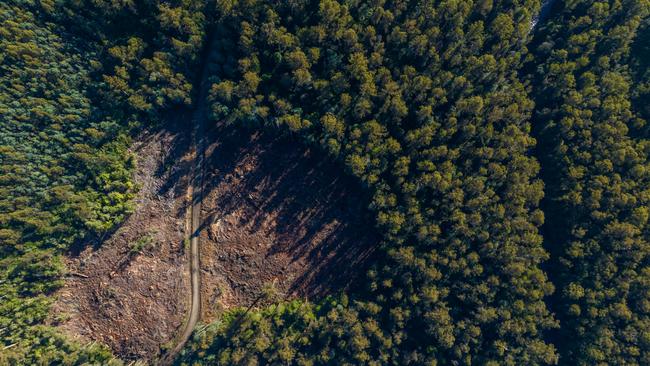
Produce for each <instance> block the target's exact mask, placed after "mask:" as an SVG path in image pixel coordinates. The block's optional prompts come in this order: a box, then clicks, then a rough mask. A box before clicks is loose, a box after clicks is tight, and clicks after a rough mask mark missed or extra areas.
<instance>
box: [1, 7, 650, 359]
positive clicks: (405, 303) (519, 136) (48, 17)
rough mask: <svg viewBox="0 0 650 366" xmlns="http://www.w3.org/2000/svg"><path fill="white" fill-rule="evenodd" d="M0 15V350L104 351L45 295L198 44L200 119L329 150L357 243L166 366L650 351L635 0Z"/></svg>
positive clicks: (107, 204)
mask: <svg viewBox="0 0 650 366" xmlns="http://www.w3.org/2000/svg"><path fill="white" fill-rule="evenodd" d="M543 6H547V7H548V8H546V9H545V11H544V12H543V13H544V14H543V15H544V16H543V17H542V16H540V14H541V10H542V7H543ZM0 23H1V25H0V243H1V245H0V299H1V301H0V350H2V351H1V352H0V364H2V365H4V364H7V365H31V364H43V365H47V364H52V365H85V364H111V365H121V364H123V361H122V360H120V357H119V355H114V354H113V353H112V352H111V350H110V349H108V348H107V347H105V346H102V345H101V344H96V343H92V344H82V343H80V342H78V341H76V340H73V339H70V338H69V337H67V336H65V335H63V334H62V333H61V332H59V330H58V329H57V328H56V327H53V326H51V325H50V324H48V323H47V321H46V319H47V318H48V313H49V307H50V305H51V303H52V301H53V300H52V298H51V295H52V294H53V293H54V291H55V290H56V289H57V288H60V287H61V286H62V284H63V282H64V281H65V279H66V276H68V275H69V274H68V273H67V269H66V267H65V265H64V264H63V261H62V256H64V255H65V253H66V252H67V251H68V250H70V248H73V247H75V246H79V245H84V244H83V243H96V244H97V245H99V244H100V243H101V242H102V240H103V239H104V238H105V237H106V236H107V235H110V233H111V232H112V231H113V230H115V228H116V227H119V225H120V223H121V222H123V221H124V220H125V218H126V217H128V215H129V214H130V213H131V212H132V211H133V209H134V202H133V198H134V195H135V192H137V190H138V187H137V185H136V184H134V182H133V170H134V166H135V162H134V160H135V157H134V156H133V154H132V153H131V152H130V150H129V146H130V145H131V144H132V142H133V140H134V139H135V138H136V137H137V136H138V134H139V133H141V132H142V131H143V130H146V129H148V128H152V127H154V126H160V125H161V124H164V123H165V121H166V119H165V116H167V115H168V114H170V113H173V112H174V111H175V110H178V108H192V106H193V105H196V103H197V98H199V97H200V94H199V93H198V87H199V85H198V78H199V77H200V75H198V73H199V70H200V69H201V68H202V67H201V66H202V65H203V63H204V62H205V61H204V59H205V58H206V57H207V55H212V57H211V58H212V59H216V60H217V62H216V63H215V64H214V65H210V67H208V68H206V69H207V70H209V75H208V76H207V77H208V80H209V81H210V92H209V96H208V103H209V105H210V111H211V115H210V121H209V122H208V123H212V124H216V123H217V122H219V123H222V122H223V123H227V124H228V126H229V128H232V129H245V130H262V131H273V132H274V133H278V134H282V135H284V136H285V137H286V138H287V139H289V140H291V141H295V143H300V144H306V145H308V146H311V147H313V148H314V149H316V150H317V151H319V153H320V154H321V155H322V156H323V159H328V160H331V161H333V162H335V163H336V164H338V165H337V166H339V167H340V174H341V175H346V176H350V177H352V178H353V179H354V180H356V181H358V183H359V184H360V185H361V186H362V187H363V189H364V190H365V192H367V193H368V196H369V197H371V200H370V202H369V205H368V207H367V209H368V210H369V211H370V212H371V213H372V215H373V217H374V224H375V225H374V228H368V230H371V229H374V230H377V232H379V234H380V236H381V244H380V247H379V248H378V251H379V253H380V254H379V256H378V258H377V260H376V261H375V262H374V263H372V265H371V267H370V269H369V270H368V272H367V273H366V274H364V277H363V284H364V286H363V288H362V289H357V290H356V291H354V292H342V293H339V294H336V295H332V296H328V297H326V298H323V299H310V300H309V301H307V300H304V299H293V300H286V301H280V302H277V303H275V304H272V305H269V306H266V305H265V306H259V307H256V308H254V309H250V308H249V309H244V308H238V309H234V310H231V311H228V312H226V313H225V314H223V316H222V317H221V318H220V319H218V320H217V321H215V322H213V323H211V324H205V325H201V327H200V329H199V330H198V331H196V332H195V334H194V335H193V337H192V339H191V340H190V342H189V343H188V344H187V345H186V347H185V348H184V349H183V351H182V352H181V353H180V355H179V356H178V358H177V359H176V360H175V364H177V365H213V364H215V365H268V364H273V365H289V364H291V365H325V364H327V365H490V366H493V365H648V364H650V223H649V222H648V220H649V219H650V161H649V158H650V140H649V138H650V126H649V124H648V121H650V107H649V105H650V69H649V67H648V66H649V65H650V1H648V0H590V1H586V0H572V1H549V2H543V1H540V0H508V1H501V0H437V1H426V0H371V1H359V0H318V1H317V0H289V1H277V0H133V1H96V0H11V1H8V2H2V3H0ZM212 45H215V46H214V47H213V46H212ZM188 123H189V122H188ZM188 128H191V126H189V125H188Z"/></svg>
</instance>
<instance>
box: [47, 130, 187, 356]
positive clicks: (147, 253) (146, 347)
mask: <svg viewBox="0 0 650 366" xmlns="http://www.w3.org/2000/svg"><path fill="white" fill-rule="evenodd" d="M187 135H189V134H187V133H178V132H171V131H165V132H158V133H154V134H146V135H144V136H142V138H141V139H140V141H138V142H137V143H136V144H135V145H134V146H133V148H132V152H133V154H134V155H135V156H136V157H137V169H136V174H135V181H136V183H137V184H138V185H139V187H140V191H139V192H138V196H137V198H136V199H135V204H136V205H137V206H136V209H135V212H134V213H133V214H132V215H131V216H130V217H129V218H128V219H127V220H126V221H125V222H124V223H123V224H122V225H121V226H120V227H119V228H118V229H117V230H116V231H115V233H113V234H112V235H111V236H110V237H109V238H107V239H105V240H104V241H103V242H102V243H101V244H99V245H95V246H93V245H88V246H87V247H86V248H85V249H83V251H82V252H81V253H71V255H70V256H69V257H68V258H67V263H66V265H67V267H68V269H69V271H70V272H71V273H73V274H74V275H72V276H69V278H68V280H67V281H66V284H65V286H64V287H63V288H62V289H61V290H60V291H59V292H58V299H57V301H56V303H55V304H54V306H53V308H52V314H53V318H54V320H53V321H54V322H56V320H57V319H62V321H61V322H60V327H61V328H63V329H64V331H66V333H69V334H71V335H73V336H77V337H81V338H82V339H83V340H84V341H90V340H93V341H99V342H101V343H104V344H106V345H108V346H109V347H110V348H111V349H112V350H113V351H114V352H115V353H116V354H118V355H120V356H121V357H123V358H125V359H140V358H144V359H150V358H152V357H154V356H156V355H157V354H158V352H159V350H160V347H161V345H164V344H165V343H167V342H169V341H171V340H172V338H173V337H174V336H175V334H176V332H177V329H178V328H179V327H180V326H181V325H182V322H183V319H184V317H185V314H186V312H187V308H188V303H189V297H188V294H189V289H190V285H189V277H188V276H187V275H186V273H187V269H186V266H187V265H188V264H187V256H186V255H185V253H184V251H185V250H186V248H185V240H184V238H185V232H186V221H185V211H186V209H187V204H188V202H189V201H188V200H187V197H186V196H187V188H188V172H189V170H190V168H191V167H190V160H191V159H190V157H189V156H188V155H189V154H188V153H187V151H186V149H184V148H181V147H183V146H186V145H187V144H188V141H187ZM137 245H139V246H142V247H143V248H142V249H141V251H139V253H131V251H132V248H134V246H137Z"/></svg>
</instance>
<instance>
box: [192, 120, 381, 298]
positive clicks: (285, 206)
mask: <svg viewBox="0 0 650 366" xmlns="http://www.w3.org/2000/svg"><path fill="white" fill-rule="evenodd" d="M211 135H213V136H214V140H213V141H214V143H213V144H212V145H211V146H210V148H209V149H208V152H207V155H208V158H207V159H206V179H205V189H204V192H205V195H206V196H207V195H208V194H209V193H210V192H212V191H213V190H218V193H217V194H216V195H214V196H216V198H215V199H214V202H211V203H210V207H211V208H212V212H207V215H206V217H204V220H203V222H202V227H201V229H204V228H205V227H206V226H207V225H209V224H210V223H211V222H213V221H214V220H215V219H217V218H218V217H219V216H221V217H224V216H227V215H229V214H232V213H234V212H239V215H238V222H237V226H238V227H240V228H243V229H244V230H245V231H248V232H249V233H251V234H262V235H264V236H265V237H270V238H273V244H272V246H271V247H270V248H269V249H268V250H267V251H266V253H265V258H266V259H269V258H270V257H272V256H276V255H285V256H288V257H289V258H290V261H291V263H293V262H301V263H305V267H307V268H304V270H302V271H300V272H299V275H298V276H297V277H295V278H293V279H291V283H290V284H289V286H288V288H287V294H288V295H289V296H301V297H322V296H325V295H327V294H331V293H336V292H338V291H340V290H344V289H350V288H354V287H356V286H357V285H358V283H357V280H359V277H360V276H362V275H363V274H365V273H366V271H367V269H368V266H369V264H370V263H371V262H372V259H373V255H374V253H375V250H376V249H377V248H378V247H379V241H380V239H379V236H378V234H377V233H376V231H375V229H374V221H373V219H372V217H371V214H370V212H369V210H368V208H367V207H368V202H369V197H368V194H367V193H364V192H363V191H362V190H361V187H360V184H359V182H357V181H356V180H355V179H353V178H352V177H349V176H347V175H346V174H345V173H344V172H343V169H342V168H341V167H340V165H337V164H335V163H333V162H331V161H329V160H328V158H326V157H325V156H324V154H322V153H321V152H320V151H317V150H316V149H313V148H309V147H307V146H305V145H304V144H302V143H300V142H298V141H296V140H295V139H292V138H290V137H286V136H280V135H276V134H273V133H270V132H264V133H262V132H259V131H249V130H245V129H242V128H233V127H227V126H224V125H216V126H215V128H214V130H213V131H212V133H211ZM242 212H243V214H242Z"/></svg>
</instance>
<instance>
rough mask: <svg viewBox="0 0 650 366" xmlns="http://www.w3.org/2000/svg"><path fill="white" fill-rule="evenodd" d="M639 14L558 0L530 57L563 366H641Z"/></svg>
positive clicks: (649, 248)
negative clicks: (613, 365) (634, 46)
mask: <svg viewBox="0 0 650 366" xmlns="http://www.w3.org/2000/svg"><path fill="white" fill-rule="evenodd" d="M648 15H650V3H648V2H647V1H643V0H641V1H636V0H630V1H622V2H615V1H573V2H570V3H567V4H565V5H564V7H563V8H561V9H560V10H559V12H558V13H557V14H555V15H554V16H552V17H551V19H550V20H549V22H548V24H547V25H546V26H545V27H544V28H543V29H542V30H541V32H540V34H539V37H538V39H537V40H536V44H535V46H536V50H535V54H534V56H535V58H534V59H533V60H531V62H532V63H534V64H535V65H539V66H535V67H536V68H537V73H536V74H535V75H534V77H535V78H534V80H533V85H534V87H535V95H536V96H537V105H538V106H537V110H538V113H537V115H536V119H535V123H536V125H537V129H538V130H539V135H540V148H539V150H540V151H541V153H542V154H541V159H542V163H543V167H544V178H545V181H546V183H547V204H546V206H547V212H548V216H549V220H548V225H547V228H546V229H545V234H546V240H547V241H548V243H549V248H550V250H551V252H552V254H553V261H552V262H551V266H550V267H551V268H550V271H549V273H552V274H553V277H552V279H553V280H554V282H555V284H556V286H557V288H558V291H557V295H556V296H555V298H554V301H553V302H552V304H551V306H552V308H553V310H555V311H556V312H557V314H558V318H559V320H560V322H561V325H562V327H561V328H560V330H559V332H558V333H557V335H556V337H555V338H556V339H555V342H556V344H557V345H558V347H559V348H560V351H561V354H562V356H563V361H564V363H566V364H567V365H606V364H615V365H639V364H648V363H650V342H649V341H650V332H649V330H650V307H649V305H650V302H648V300H649V299H648V293H649V292H648V291H649V289H650V287H649V285H650V267H648V265H649V263H650V262H649V259H650V256H649V255H650V241H649V238H650V231H649V225H648V205H649V203H650V190H649V189H650V162H649V161H648V157H649V156H650V145H649V144H648V140H647V129H646V127H645V124H646V120H645V119H646V118H647V117H648V115H647V110H644V109H643V108H644V104H647V100H646V101H645V102H641V98H644V97H643V95H645V93H646V91H645V89H644V88H645V84H643V83H644V82H643V81H639V84H638V85H636V86H633V85H632V84H631V83H630V82H631V80H634V79H636V80H643V79H644V78H646V82H647V70H645V71H643V66H642V64H643V63H646V66H645V67H646V68H647V61H648V60H647V59H645V58H644V56H642V55H644V54H645V55H647V49H645V48H644V46H641V45H643V44H644V43H647V34H646V33H645V32H647V28H646V29H645V30H643V28H642V29H640V28H639V27H640V25H641V24H642V20H643V19H646V22H647V19H648ZM638 30H640V32H637V31H638ZM635 38H636V41H635ZM633 44H636V45H637V47H639V48H637V49H636V50H635V51H634V53H635V54H633V55H631V54H630V50H631V46H632V45H633ZM630 58H631V59H630ZM630 62H631V66H633V67H632V68H630V67H629V63H630ZM630 71H632V73H631V72H630ZM631 74H632V75H631ZM635 105H636V106H637V107H638V109H636V110H635V109H634V108H633V106H635ZM644 129H645V131H646V132H645V133H644V132H643V130H644ZM644 135H645V137H644Z"/></svg>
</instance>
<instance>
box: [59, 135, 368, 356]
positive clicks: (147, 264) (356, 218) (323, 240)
mask: <svg viewBox="0 0 650 366" xmlns="http://www.w3.org/2000/svg"><path fill="white" fill-rule="evenodd" d="M176 128H177V129H178V130H179V131H183V132H174V131H163V132H157V133H150V134H145V135H144V136H143V137H142V138H141V139H140V140H139V141H138V142H137V143H136V144H135V145H134V147H133V153H134V155H135V156H136V159H137V172H136V177H135V178H136V182H137V183H138V184H139V185H140V187H141V189H140V191H139V193H138V197H137V199H136V202H135V203H136V205H137V206H136V209H135V212H134V213H133V214H132V215H131V216H130V217H129V219H128V220H126V221H125V222H124V223H123V224H122V225H121V226H120V227H119V228H118V229H117V230H116V231H115V232H114V233H113V234H112V235H111V236H110V237H108V238H107V239H105V240H104V241H103V242H102V243H101V244H98V245H94V246H93V245H88V246H87V247H86V248H85V249H83V250H82V251H81V252H80V253H71V254H70V256H69V257H68V258H67V260H66V261H67V263H66V264H67V266H68V269H69V271H70V273H71V275H70V276H69V277H68V279H67V281H66V284H65V286H64V288H62V289H61V290H60V291H59V292H58V299H57V300H56V303H55V305H54V307H53V311H52V322H53V323H55V324H59V326H60V327H61V328H62V329H63V330H64V331H65V332H67V333H69V334H71V335H73V336H76V337H80V338H81V339H82V340H85V341H99V342H102V343H105V344H107V345H108V346H109V347H110V348H111V349H112V350H113V351H114V352H115V353H116V354H117V355H119V356H120V357H122V358H124V359H148V360H151V359H154V358H156V357H157V355H159V353H160V350H161V347H166V346H170V345H171V344H172V343H173V342H172V341H173V340H174V338H175V337H177V336H178V333H179V332H180V331H181V329H182V325H183V322H184V319H185V317H186V314H187V312H188V305H189V301H190V299H189V294H190V285H189V275H188V268H187V266H188V263H187V252H186V251H187V240H186V238H187V236H188V231H189V230H188V228H189V226H187V225H188V221H187V220H186V218H187V210H188V204H189V203H190V199H189V197H188V188H189V187H188V184H189V173H190V171H191V161H192V159H191V158H192V156H191V153H190V150H191V149H190V147H189V146H190V145H191V144H190V143H189V139H190V128H188V126H178V127H176ZM208 137H209V138H208V141H211V144H210V145H209V146H208V148H207V150H206V161H205V166H206V170H205V188H204V199H203V206H202V212H201V216H202V217H201V220H202V227H201V233H200V260H201V277H200V278H201V301H202V303H201V310H202V314H201V315H202V316H201V320H202V321H204V322H208V321H210V320H213V319H214V318H215V317H217V316H218V315H219V314H220V312H221V311H223V310H225V309H229V308H233V307H237V306H250V305H256V306H261V305H263V302H259V301H258V300H259V298H260V294H261V293H262V292H263V289H264V288H268V287H269V286H271V287H273V288H274V289H275V290H276V293H277V295H278V296H277V297H276V298H275V300H276V301H277V300H280V299H283V298H285V299H289V298H295V297H302V298H308V299H311V300H318V299H319V298H321V297H322V296H324V295H327V294H329V293H333V292H336V291H339V290H341V289H345V288H347V287H349V286H353V285H354V283H355V281H354V280H355V279H356V278H358V276H359V275H361V274H363V273H364V272H365V270H366V266H367V263H368V262H369V261H368V258H369V257H370V256H371V255H372V253H373V251H374V249H375V248H376V247H377V243H378V236H376V234H375V233H374V232H371V231H370V230H368V228H369V227H372V224H370V223H369V221H368V218H367V216H368V213H367V209H366V206H367V204H366V203H364V202H367V200H366V199H364V197H363V196H362V194H361V193H360V192H361V190H360V189H355V187H356V184H355V182H354V181H352V180H351V179H349V178H346V177H345V176H344V175H343V174H342V171H341V168H340V167H337V166H336V165H334V164H332V163H327V162H324V161H323V160H324V159H322V158H321V157H320V156H321V154H318V153H316V152H313V151H311V150H310V149H309V148H306V147H305V146H303V145H301V144H299V143H297V142H292V141H290V140H288V139H286V138H279V137H274V136H271V135H269V134H261V133H259V132H255V133H253V132H246V131H242V130H240V129H236V128H234V127H232V126H231V127H225V126H214V127H213V128H212V130H211V131H210V132H209V136H208ZM134 246H142V247H143V249H142V250H140V251H138V252H137V253H135V254H133V253H132V254H129V253H130V251H131V249H132V248H133V247H134Z"/></svg>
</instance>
